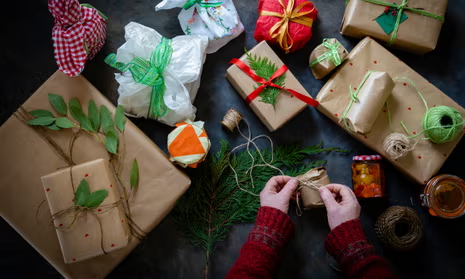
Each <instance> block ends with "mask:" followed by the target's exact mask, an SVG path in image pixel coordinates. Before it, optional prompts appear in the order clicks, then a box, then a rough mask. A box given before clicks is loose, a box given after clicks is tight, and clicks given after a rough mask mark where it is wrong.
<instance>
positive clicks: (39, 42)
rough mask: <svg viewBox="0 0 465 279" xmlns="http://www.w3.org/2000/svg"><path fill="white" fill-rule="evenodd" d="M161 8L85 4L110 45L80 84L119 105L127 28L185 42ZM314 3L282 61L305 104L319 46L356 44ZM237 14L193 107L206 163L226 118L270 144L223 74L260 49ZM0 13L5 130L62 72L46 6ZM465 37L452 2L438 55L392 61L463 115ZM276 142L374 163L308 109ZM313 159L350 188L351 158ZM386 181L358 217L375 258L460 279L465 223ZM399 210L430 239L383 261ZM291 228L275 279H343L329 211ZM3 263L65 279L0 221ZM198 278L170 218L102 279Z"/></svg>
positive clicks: (397, 267)
mask: <svg viewBox="0 0 465 279" xmlns="http://www.w3.org/2000/svg"><path fill="white" fill-rule="evenodd" d="M158 2H160V1H159V0H133V1H123V0H112V1H110V0H91V1H89V3H90V4H92V5H94V6H95V7H97V8H98V9H99V10H100V11H102V12H103V13H105V14H106V15H107V16H108V18H109V20H108V23H107V41H106V44H105V46H104V47H103V49H102V50H101V51H100V53H99V54H98V55H97V56H96V57H95V58H94V59H93V60H92V61H89V62H88V63H87V66H86V69H85V71H84V73H83V75H84V76H85V77H86V78H87V79H88V80H89V81H90V82H91V83H92V84H94V85H95V86H96V87H97V88H98V89H99V90H100V91H101V92H102V93H103V94H104V95H105V96H107V97H108V98H109V99H110V100H111V101H112V102H113V103H115V104H116V101H117V98H118V93H117V87H118V85H117V83H116V81H115V80H114V77H113V72H114V70H113V69H112V68H111V67H109V66H107V65H106V64H104V62H103V59H104V58H105V57H106V55H108V54H109V53H111V52H115V51H116V49H117V48H118V47H119V46H120V45H121V44H123V43H124V26H125V25H126V24H127V23H129V22H130V21H135V22H138V23H141V24H144V25H146V26H149V27H151V28H154V29H156V30H157V31H158V32H159V33H161V34H162V35H164V36H166V37H168V38H172V37H174V36H177V35H181V34H182V30H181V28H180V27H179V23H178V19H177V15H178V13H179V10H177V9H173V10H169V11H160V12H155V11H154V7H155V5H156V4H157V3H158ZM314 3H315V5H316V7H317V8H318V10H319V16H318V20H317V21H316V22H315V24H314V28H313V31H314V34H313V38H312V40H311V41H310V43H309V44H307V45H306V46H305V48H303V49H302V50H299V51H297V52H296V53H293V54H289V55H284V54H283V53H282V52H279V51H278V54H279V56H280V57H281V58H282V60H283V61H284V62H285V63H286V64H287V65H288V67H289V69H290V70H291V71H292V72H293V73H294V75H296V77H297V79H298V80H299V81H300V82H301V83H302V84H303V85H304V87H305V88H306V89H307V91H308V92H310V94H311V95H312V96H316V94H317V93H318V91H319V89H320V88H321V87H322V85H323V83H324V81H317V80H315V79H314V78H313V76H312V74H311V72H310V70H309V68H308V63H307V61H308V57H309V55H310V52H311V51H312V50H313V49H314V48H315V47H316V46H317V45H318V44H319V43H320V42H321V40H322V39H323V38H331V37H334V38H337V39H339V40H340V41H341V42H342V43H343V44H344V45H345V46H346V47H347V48H348V50H351V49H352V48H353V46H354V45H355V44H356V43H357V42H358V41H357V40H354V39H351V38H345V37H342V36H341V35H340V33H339V27H340V24H341V20H342V16H343V13H344V1H343V0H315V1H314ZM235 4H236V7H237V9H238V11H239V14H240V17H241V20H242V22H243V24H244V26H245V27H246V32H245V33H244V34H242V35H241V36H240V37H239V38H237V39H235V40H233V41H231V42H230V43H229V44H228V45H226V46H225V47H223V48H222V49H220V50H219V51H218V52H217V53H215V54H211V55H209V56H208V57H207V60H206V62H205V65H204V71H203V75H202V84H201V87H200V90H199V93H198V95H197V99H196V101H195V104H194V105H195V106H196V107H197V108H198V114H197V115H198V119H200V120H203V121H206V128H207V130H208V132H209V135H210V139H211V141H212V143H213V147H212V151H216V149H217V148H218V146H219V139H222V138H224V139H227V140H229V141H230V142H231V144H232V145H235V144H237V143H239V141H240V139H239V138H238V137H237V135H231V134H229V133H227V132H225V130H223V129H221V127H220V125H219V124H218V121H220V120H221V119H222V117H223V115H224V113H225V112H226V111H227V110H228V109H229V108H230V107H231V106H234V107H236V108H237V109H238V110H239V111H241V112H242V113H243V114H244V116H245V117H246V118H247V119H248V121H249V122H250V123H251V125H252V127H253V131H254V133H255V134H256V135H258V134H262V133H265V134H269V132H268V131H267V129H266V128H265V126H264V125H263V124H262V123H261V122H260V121H259V119H258V118H257V117H256V115H255V114H254V113H253V112H252V111H251V110H250V109H249V108H248V107H247V105H246V104H245V102H244V101H243V100H242V99H241V98H240V96H239V95H238V94H237V93H236V92H235V90H234V89H233V88H232V86H231V85H230V84H229V83H228V82H227V80H226V79H225V78H224V73H225V72H226V69H227V67H229V65H228V61H229V60H230V59H231V58H233V57H240V56H241V55H242V54H243V50H244V47H247V48H249V49H250V48H252V47H253V46H254V45H255V44H256V41H255V40H254V38H253V31H254V29H255V21H256V19H257V11H256V6H257V0H236V1H235ZM5 5H8V6H5ZM2 6H3V15H2V23H3V24H2V25H1V26H2V31H1V33H0V34H1V35H2V42H1V43H0V57H1V59H0V63H1V67H0V69H1V70H0V71H1V75H0V76H1V82H0V92H1V101H0V104H1V106H0V124H1V123H3V122H4V121H6V119H7V118H8V117H9V116H10V115H11V114H12V113H13V112H14V111H15V110H16V109H17V108H18V106H19V105H20V104H22V103H23V102H24V101H26V99H27V98H29V96H30V95H31V94H32V93H33V92H34V91H35V90H36V89H37V88H38V87H39V86H40V85H41V84H42V83H43V82H44V81H45V80H46V79H47V78H48V77H49V76H50V75H51V74H52V73H53V72H55V71H56V69H57V66H56V63H55V60H54V58H53V48H52V40H51V29H52V26H53V18H52V16H51V15H50V13H49V12H48V9H47V1H46V0H35V1H32V0H30V1H12V2H11V3H8V4H2ZM463 26H465V1H463V0H455V1H450V3H449V8H448V11H447V14H446V22H445V24H444V27H443V29H442V33H441V36H440V39H439V44H438V46H437V49H436V50H434V51H433V52H431V53H429V54H427V55H424V56H415V55H411V54H408V53H405V52H400V51H393V52H394V53H395V54H396V55H397V56H398V57H399V58H400V59H402V60H403V61H405V62H406V63H407V64H408V65H409V66H411V67H412V68H413V69H415V70H416V71H417V72H419V73H420V74H421V75H423V76H424V77H425V78H427V79H428V80H429V81H431V82H432V83H433V84H434V85H436V86H437V87H438V88H440V89H441V90H442V91H444V92H445V93H446V94H448V95H449V96H450V97H451V98H452V99H454V100H455V101H456V102H458V103H459V104H460V105H462V106H465V94H464V91H463V90H464V88H465V32H464V30H463ZM134 122H135V123H136V124H137V125H138V126H139V127H140V128H141V129H142V130H143V131H144V132H145V133H146V134H147V135H148V136H149V137H150V138H151V139H152V140H153V141H154V142H155V143H156V144H157V145H158V146H160V147H161V148H162V149H164V150H166V136H167V134H168V133H169V132H170V130H171V128H170V127H168V126H166V125H163V124H160V123H158V122H155V121H153V120H145V119H135V120H134ZM271 136H272V138H273V140H274V141H275V143H276V144H283V143H295V142H298V143H301V144H303V145H313V144H317V143H319V142H320V141H322V142H323V144H324V146H325V147H331V146H339V147H342V148H345V149H350V150H352V152H351V154H350V155H356V154H370V153H372V152H371V151H370V150H369V149H368V148H366V147H365V146H364V145H362V144H361V143H359V142H358V141H356V140H355V139H353V138H352V137H351V136H350V135H348V134H347V133H345V132H344V131H343V130H342V129H340V128H339V127H338V126H336V125H335V124H334V123H333V122H331V121H330V120H329V119H327V118H326V117H325V116H323V115H322V114H320V113H318V112H317V111H316V110H314V109H312V108H308V109H306V110H305V111H304V112H302V113H301V114H300V115H299V116H297V117H296V118H294V119H293V120H292V121H290V122H289V123H288V124H287V125H286V126H284V127H283V128H281V129H280V130H278V131H277V132H275V133H273V134H272V135H271ZM0 144H1V143H0ZM464 152H465V144H464V141H462V142H461V143H460V144H459V145H458V146H457V148H456V149H455V151H454V153H452V155H451V156H450V157H449V159H448V160H447V162H446V163H445V165H444V167H443V168H442V169H441V170H440V173H449V174H455V175H459V176H460V175H462V177H463V175H464V163H463V157H462V156H463V155H464ZM318 158H321V159H327V160H328V163H327V166H326V167H327V170H328V172H329V175H330V177H331V180H332V181H333V182H338V183H343V184H347V185H350V183H351V173H350V164H351V156H341V155H340V154H326V155H320V156H319V157H318ZM7 159H8V160H12V163H14V158H1V159H0V160H7ZM386 174H387V188H388V191H389V195H390V198H389V200H388V201H387V202H386V203H383V204H380V203H375V204H363V212H362V222H363V226H364V228H365V231H366V233H367V235H368V238H369V239H370V240H371V241H372V242H373V243H374V244H375V246H376V248H377V251H378V252H379V253H380V254H382V255H383V256H385V257H386V258H387V259H388V261H389V263H390V265H391V267H392V269H393V270H394V272H395V273H396V274H398V275H399V277H401V278H441V279H443V278H464V276H465V253H464V248H465V241H464V239H465V217H463V218H459V219H455V220H444V219H440V218H435V217H432V216H430V215H429V214H428V212H427V210H426V209H424V208H422V207H421V205H420V200H419V191H420V187H419V186H418V185H415V184H414V183H413V182H411V181H409V180H407V179H406V178H405V177H404V176H403V175H402V174H401V173H400V172H399V171H397V170H395V169H393V168H392V166H390V165H387V166H386ZM167 186H168V185H167ZM0 194H1V193H0ZM24 194H25V195H26V194H27V193H24ZM411 200H412V201H413V204H411ZM394 204H397V205H405V206H410V207H412V208H414V209H415V210H417V211H418V212H419V213H420V215H421V219H422V221H423V223H424V226H425V235H426V239H425V241H424V242H423V244H422V245H421V247H419V248H418V249H417V250H415V251H413V252H409V253H398V252H392V251H389V250H387V249H385V248H383V247H382V246H381V245H380V243H379V242H378V239H377V238H376V236H375V234H374V230H373V224H374V222H375V221H376V218H377V217H378V216H379V214H380V213H381V212H382V211H383V210H384V209H386V208H387V207H388V206H389V205H394ZM291 217H292V218H293V220H294V221H295V223H296V236H295V237H294V239H293V241H292V243H291V244H290V245H289V247H288V249H287V250H286V251H285V253H284V257H283V262H282V266H281V270H280V272H279V276H278V277H279V278H340V277H341V275H340V274H339V273H338V272H336V271H334V270H333V269H332V268H331V267H330V265H329V259H328V257H327V256H326V252H325V251H324V248H323V242H324V239H325V237H326V235H327V233H328V232H329V228H328V225H327V222H326V217H325V211H324V210H313V211H310V212H306V213H305V214H304V216H302V217H297V216H295V214H293V213H291ZM251 226H252V225H238V226H235V227H234V228H233V230H232V232H231V234H230V236H229V238H228V239H227V240H226V241H224V242H221V243H218V245H217V247H216V251H215V255H214V257H213V260H212V265H211V272H210V277H211V278H223V277H224V276H225V275H226V273H227V271H228V270H229V268H230V267H231V266H232V264H233V263H234V261H235V259H236V258H237V256H238V253H239V250H240V248H241V245H242V244H243V243H244V242H245V240H246V238H247V234H248V232H249V230H250V229H251ZM0 257H1V260H0V277H1V278H61V275H60V274H59V273H58V272H57V271H56V270H55V269H54V268H53V267H52V266H50V265H49V264H48V262H47V261H46V260H45V259H43V258H42V257H41V256H40V255H39V254H38V253H37V252H36V251H35V250H34V248H33V247H31V246H30V245H29V244H28V243H27V242H26V241H24V240H23V239H22V238H21V236H20V235H19V234H17V233H16V232H15V231H14V230H13V229H12V228H11V227H10V226H9V225H8V224H7V223H6V222H5V221H4V220H3V219H0ZM203 266H204V254H203V251H202V250H200V249H198V248H191V247H189V246H188V245H187V244H186V241H185V240H184V239H183V238H182V236H181V235H180V234H179V233H178V232H177V231H176V228H175V227H174V225H173V222H172V221H171V219H170V218H169V217H168V218H166V219H165V220H164V221H163V222H162V223H161V224H160V225H159V226H158V227H157V228H156V229H155V230H153V231H152V232H151V233H150V235H149V237H148V239H147V240H145V241H144V242H142V243H141V244H140V245H139V246H138V247H137V249H135V250H134V252H133V253H132V254H131V255H130V256H129V257H128V258H127V259H126V260H125V261H124V262H123V263H122V264H121V265H119V266H118V267H117V268H116V269H115V270H114V272H113V273H112V274H111V275H110V276H109V278H202V276H203V274H202V268H203Z"/></svg>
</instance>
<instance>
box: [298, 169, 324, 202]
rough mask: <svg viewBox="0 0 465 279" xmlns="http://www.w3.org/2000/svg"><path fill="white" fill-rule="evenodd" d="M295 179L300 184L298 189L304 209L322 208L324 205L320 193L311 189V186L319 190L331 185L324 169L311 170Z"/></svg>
mask: <svg viewBox="0 0 465 279" xmlns="http://www.w3.org/2000/svg"><path fill="white" fill-rule="evenodd" d="M296 179H297V180H299V182H300V183H299V187H301V190H300V193H301V196H302V204H303V206H304V209H311V208H315V207H323V206H324V205H325V204H324V203H323V200H322V199H321V195H320V192H318V191H317V190H316V189H315V188H313V187H312V185H313V186H317V187H318V188H319V187H323V186H325V185H328V184H330V183H331V181H329V177H328V174H327V173H326V170H325V169H324V168H315V169H311V170H309V171H308V172H306V173H305V174H302V175H299V176H297V177H296Z"/></svg>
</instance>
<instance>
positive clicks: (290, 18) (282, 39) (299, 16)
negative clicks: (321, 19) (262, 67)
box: [260, 0, 315, 53]
mask: <svg viewBox="0 0 465 279" xmlns="http://www.w3.org/2000/svg"><path fill="white" fill-rule="evenodd" d="M279 4H281V7H282V8H283V11H284V12H283V13H282V14H280V13H278V12H270V11H261V12H260V15H261V16H274V17H278V18H281V20H280V21H278V22H277V23H276V24H275V25H274V26H273V27H271V29H270V36H271V38H273V39H275V38H278V39H277V40H278V43H279V45H280V46H281V48H282V49H283V50H284V52H286V53H289V52H290V51H291V48H292V46H293V45H294V40H293V39H292V37H291V35H290V34H289V23H290V22H295V23H299V24H302V25H305V26H308V27H312V25H313V19H311V18H309V17H306V15H308V14H310V13H312V12H313V11H314V10H315V7H313V9H311V10H310V11H307V12H300V10H302V8H303V7H305V6H307V5H311V2H303V3H302V4H300V5H299V6H297V8H295V9H294V4H295V2H294V0H289V1H288V2H287V7H286V6H285V5H284V2H283V0H279ZM289 41H290V44H289Z"/></svg>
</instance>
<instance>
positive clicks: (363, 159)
mask: <svg viewBox="0 0 465 279" xmlns="http://www.w3.org/2000/svg"><path fill="white" fill-rule="evenodd" d="M382 159H383V158H382V157H381V156H380V155H360V156H354V158H353V160H354V163H353V164H352V186H353V188H354V193H355V196H356V197H357V198H361V199H365V198H381V197H384V196H385V191H384V172H383V169H382V166H381V160H382Z"/></svg>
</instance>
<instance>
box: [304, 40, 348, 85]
mask: <svg viewBox="0 0 465 279" xmlns="http://www.w3.org/2000/svg"><path fill="white" fill-rule="evenodd" d="M328 42H330V43H333V44H335V43H338V42H339V41H338V40H337V39H328ZM337 50H338V53H339V56H340V57H341V61H344V60H345V59H346V57H347V55H349V52H348V51H347V50H346V49H345V47H344V46H343V45H342V44H341V45H340V46H339V47H338V49H337ZM327 51H328V49H327V48H326V47H325V46H324V45H323V44H320V45H318V46H317V47H316V48H315V49H314V50H313V51H312V53H311V54H310V59H309V63H310V65H311V64H312V63H313V61H315V60H316V59H317V58H318V57H320V56H321V55H323V54H325V53H326V52H327ZM336 67H337V66H336V65H334V63H333V62H331V61H330V60H329V59H324V60H323V61H321V62H319V63H317V64H315V66H313V67H310V69H311V70H312V73H313V76H314V77H315V78H316V79H322V78H324V77H325V76H326V75H328V74H329V73H330V72H331V71H332V70H334V69H335V68H336Z"/></svg>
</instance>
